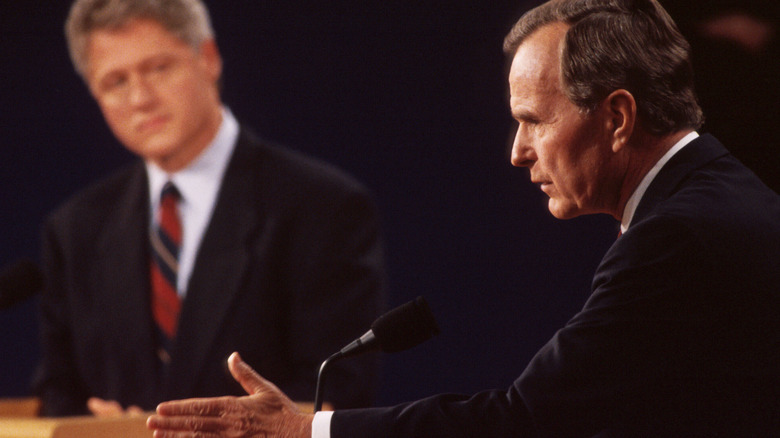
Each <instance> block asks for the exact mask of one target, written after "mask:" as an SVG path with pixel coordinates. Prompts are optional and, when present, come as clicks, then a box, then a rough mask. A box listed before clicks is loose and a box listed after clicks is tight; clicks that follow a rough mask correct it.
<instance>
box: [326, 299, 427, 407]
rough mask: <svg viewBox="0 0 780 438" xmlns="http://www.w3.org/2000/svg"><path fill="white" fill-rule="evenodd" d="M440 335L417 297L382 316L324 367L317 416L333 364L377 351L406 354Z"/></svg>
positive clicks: (424, 302) (423, 300)
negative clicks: (328, 370)
mask: <svg viewBox="0 0 780 438" xmlns="http://www.w3.org/2000/svg"><path fill="white" fill-rule="evenodd" d="M438 334H439V326H438V325H437V324H436V319H435V318H434V317H433V312H431V308H430V307H429V306H428V303H427V302H426V301H425V299H424V298H423V297H417V298H416V299H414V300H413V301H410V302H408V303H406V304H403V305H401V306H399V307H396V308H395V309H393V310H391V311H389V312H387V313H385V314H384V315H382V316H380V317H379V318H378V319H377V320H376V321H374V323H373V324H371V329H370V330H369V331H367V332H366V333H365V334H363V336H361V337H359V338H357V339H355V340H354V341H352V342H350V343H349V344H347V346H345V347H344V348H342V349H341V350H340V351H338V352H337V353H335V354H334V355H332V356H331V357H329V358H327V359H326V360H325V361H324V362H323V363H322V365H321V366H320V372H319V374H318V375H317V389H316V393H315V395H314V412H318V411H319V410H320V409H322V391H321V386H323V385H324V383H323V382H324V380H325V378H324V375H325V373H324V370H325V368H326V367H327V366H328V365H330V364H331V363H333V362H335V361H337V360H339V359H343V358H346V357H352V356H357V355H359V354H362V353H367V352H369V351H373V350H377V349H379V350H382V351H384V352H386V353H395V352H398V351H403V350H407V349H409V348H412V347H414V346H416V345H418V344H421V343H423V342H425V341H427V340H428V339H430V338H432V337H434V336H435V335H438Z"/></svg>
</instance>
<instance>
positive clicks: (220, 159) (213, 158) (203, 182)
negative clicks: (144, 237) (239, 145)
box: [145, 107, 239, 211]
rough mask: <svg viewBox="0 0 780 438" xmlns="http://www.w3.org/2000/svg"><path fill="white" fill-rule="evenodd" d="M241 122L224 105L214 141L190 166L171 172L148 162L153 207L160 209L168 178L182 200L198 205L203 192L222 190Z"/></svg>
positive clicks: (150, 197) (153, 208)
mask: <svg viewBox="0 0 780 438" xmlns="http://www.w3.org/2000/svg"><path fill="white" fill-rule="evenodd" d="M238 131H239V126H238V121H236V118H235V117H234V116H233V114H232V112H231V111H230V110H229V109H228V108H226V107H223V108H222V123H221V124H220V127H219V130H218V131H217V135H216V136H215V137H214V140H212V142H211V144H209V146H208V147H207V148H206V149H205V150H204V151H203V152H201V154H200V155H199V156H198V157H197V158H196V159H195V160H194V161H193V162H192V163H190V164H189V165H188V166H187V167H185V168H184V169H181V170H179V171H177V172H174V173H167V172H165V171H164V170H162V169H161V168H160V167H159V166H157V165H156V164H154V163H152V162H151V161H148V160H147V161H146V163H145V164H146V170H147V174H148V175H149V194H150V196H149V199H150V200H151V202H152V210H153V211H154V210H156V208H157V205H158V204H159V202H160V199H159V197H160V196H159V194H160V191H161V190H162V187H163V185H164V184H165V183H166V182H167V181H172V182H173V183H174V184H175V185H176V188H177V189H179V193H181V199H182V202H183V203H186V204H197V203H198V200H200V199H203V198H204V197H203V196H202V194H203V193H206V192H209V193H211V192H213V193H216V191H217V190H218V189H219V185H220V182H221V181H222V175H223V174H224V173H225V169H226V168H227V164H228V161H230V156H231V155H232V153H233V149H234V148H235V144H236V139H237V138H238Z"/></svg>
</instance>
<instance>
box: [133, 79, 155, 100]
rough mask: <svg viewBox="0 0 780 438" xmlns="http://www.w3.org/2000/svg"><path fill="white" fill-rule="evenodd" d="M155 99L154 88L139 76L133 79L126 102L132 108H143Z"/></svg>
mask: <svg viewBox="0 0 780 438" xmlns="http://www.w3.org/2000/svg"><path fill="white" fill-rule="evenodd" d="M154 98H155V92H154V86H153V84H151V83H150V82H149V81H148V80H147V79H146V78H144V77H143V76H141V75H138V76H136V77H134V78H133V79H132V80H131V84H130V93H129V95H128V101H129V103H130V104H131V105H133V106H137V107H139V106H145V105H148V104H149V103H150V102H152V101H153V100H154Z"/></svg>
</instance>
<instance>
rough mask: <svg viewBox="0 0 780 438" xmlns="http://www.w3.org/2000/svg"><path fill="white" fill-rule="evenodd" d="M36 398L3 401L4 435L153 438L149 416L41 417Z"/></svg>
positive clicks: (0, 430) (0, 429)
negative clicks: (148, 424)
mask: <svg viewBox="0 0 780 438" xmlns="http://www.w3.org/2000/svg"><path fill="white" fill-rule="evenodd" d="M39 409H40V401H39V400H37V399H35V398H22V399H10V400H9V399H5V400H0V438H150V437H151V436H152V432H151V431H150V430H148V429H147V428H146V418H147V415H141V416H137V417H117V418H97V417H68V418H40V417H37V415H38V411H39Z"/></svg>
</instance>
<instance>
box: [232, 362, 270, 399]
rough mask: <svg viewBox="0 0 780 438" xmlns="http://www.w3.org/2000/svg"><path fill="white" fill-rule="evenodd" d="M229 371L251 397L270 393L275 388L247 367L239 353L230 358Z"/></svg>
mask: <svg viewBox="0 0 780 438" xmlns="http://www.w3.org/2000/svg"><path fill="white" fill-rule="evenodd" d="M228 369H229V370H230V374H232V375H233V378H234V379H236V382H238V383H240V384H241V387H243V388H244V391H246V392H247V394H249V395H253V394H257V393H259V392H268V391H269V390H270V389H271V388H275V387H274V386H273V385H272V384H271V383H270V382H268V381H267V380H265V379H264V378H262V377H260V375H259V374H257V371H255V370H254V369H252V367H250V366H249V365H247V363H246V362H244V361H243V360H242V359H241V356H239V354H238V353H233V354H231V355H230V357H228Z"/></svg>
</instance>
